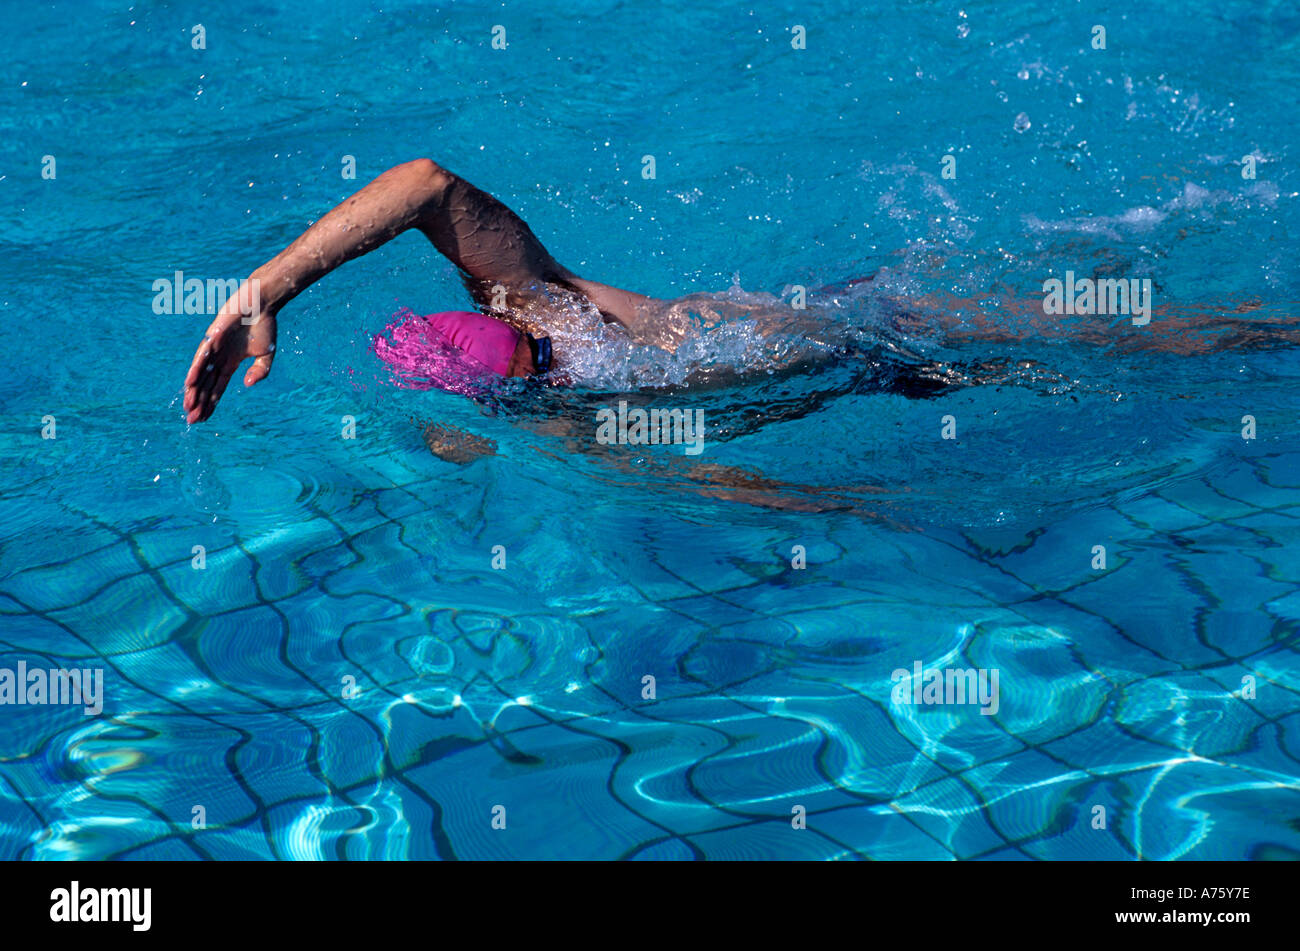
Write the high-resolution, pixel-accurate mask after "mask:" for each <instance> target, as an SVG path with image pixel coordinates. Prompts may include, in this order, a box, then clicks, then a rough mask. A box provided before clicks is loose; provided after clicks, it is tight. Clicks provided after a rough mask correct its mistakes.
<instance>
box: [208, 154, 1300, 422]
mask: <svg viewBox="0 0 1300 951" xmlns="http://www.w3.org/2000/svg"><path fill="white" fill-rule="evenodd" d="M412 228H414V229H417V230H419V231H420V232H421V233H423V234H424V236H425V237H427V238H428V239H429V240H430V241H431V242H432V243H433V245H434V247H435V248H437V249H438V251H439V252H440V253H442V254H443V255H444V256H445V257H446V258H447V259H448V260H450V261H451V262H452V263H453V264H454V265H456V267H457V268H458V269H459V272H460V275H461V278H462V280H463V281H464V283H465V286H466V288H467V289H468V291H469V293H470V295H471V296H472V297H473V298H474V300H475V302H476V303H477V304H478V306H479V307H480V308H482V309H483V310H489V311H492V312H493V315H488V314H478V313H470V312H465V311H451V312H443V313H438V314H433V315H430V316H428V317H416V316H415V315H411V319H409V320H408V321H407V322H406V323H404V324H402V325H400V326H399V327H397V328H396V329H397V334H396V337H400V338H401V340H402V341H404V342H405V344H406V345H408V347H414V350H409V349H408V348H406V347H403V348H396V349H395V348H392V347H388V346H386V345H385V344H384V343H382V342H377V345H376V350H377V352H378V353H379V355H380V356H381V357H383V358H385V359H386V360H387V361H388V362H389V363H390V365H392V366H393V367H394V368H395V369H398V370H399V371H400V370H403V369H406V370H415V369H417V368H416V367H414V366H411V365H410V363H411V359H412V358H411V354H412V353H414V354H415V358H416V359H421V360H424V361H425V362H426V363H427V364H429V365H432V366H435V367H436V369H437V372H433V373H431V374H429V375H430V376H431V377H432V378H433V380H434V385H437V386H441V387H442V388H444V389H449V390H452V391H456V392H469V391H471V390H472V387H473V385H474V383H475V380H476V378H477V377H478V376H480V375H487V376H492V375H498V376H504V377H527V376H533V375H538V374H542V373H547V372H548V371H549V372H550V374H551V375H550V379H552V380H559V381H563V380H564V379H565V375H564V369H565V366H566V364H567V363H569V362H570V360H571V359H572V358H573V357H574V356H576V353H575V350H576V348H577V347H580V346H582V343H583V340H584V339H586V338H585V337H584V333H583V330H584V328H583V327H580V326H577V325H576V321H577V320H578V317H576V316H575V315H578V314H581V313H582V312H583V307H585V308H586V311H587V312H591V311H593V310H594V312H595V313H597V314H599V319H600V320H601V321H603V322H604V323H605V324H612V325H616V326H617V327H619V328H621V329H622V331H623V332H625V333H626V334H627V335H628V337H629V339H630V340H631V341H632V342H633V343H636V344H641V345H649V346H655V347H659V348H662V349H664V350H667V351H673V350H675V349H676V348H677V347H678V346H679V345H680V344H681V343H682V341H683V340H685V339H686V338H687V336H688V335H689V334H691V333H695V332H698V325H697V324H696V322H695V321H694V318H693V316H692V315H699V316H700V317H701V322H702V323H703V324H704V325H706V326H707V325H710V324H713V323H717V322H718V321H721V320H731V319H735V318H737V317H743V318H746V319H748V320H750V321H751V322H752V324H753V327H754V329H755V332H756V334H757V336H758V338H759V339H767V338H768V337H769V336H770V335H774V334H781V335H783V336H784V337H785V339H786V341H787V344H788V342H789V341H791V340H794V341H798V342H802V343H805V344H806V345H807V349H804V350H800V349H799V347H798V346H795V347H789V346H788V345H787V347H786V348H785V350H786V352H785V353H784V356H783V359H784V360H785V365H784V366H785V368H795V367H797V366H798V365H800V361H802V360H805V359H806V360H809V361H811V360H815V359H818V358H819V357H820V358H824V357H825V356H826V355H828V354H830V353H833V352H835V350H836V344H837V342H841V343H842V342H843V341H842V340H839V341H837V340H836V338H835V337H834V335H833V334H823V332H825V331H827V330H828V327H827V324H826V322H825V320H821V321H818V320H816V319H815V318H813V317H812V316H809V315H807V314H806V313H805V312H798V311H794V310H793V309H791V308H790V307H788V306H786V307H783V306H772V305H762V304H754V305H750V304H745V303H741V302H737V301H734V300H725V299H720V298H718V297H716V296H713V295H707V294H695V295H690V296H688V297H684V298H680V299H678V300H676V301H664V300H659V299H656V298H653V297H649V296H646V295H644V294H638V293H635V292H632V291H627V290H622V289H620V288H617V287H611V286H609V285H606V284H600V283H598V282H596V281H591V280H587V279H585V278H581V277H579V276H578V275H576V274H574V273H573V272H572V271H570V270H569V269H568V268H566V267H564V266H563V265H561V264H560V263H559V262H558V261H556V260H555V258H554V257H552V256H551V254H550V253H549V252H548V251H547V250H546V248H545V247H543V246H542V243H541V242H540V241H539V240H538V239H537V238H536V236H535V235H534V234H533V232H532V231H531V230H530V229H529V227H528V225H526V224H525V223H524V222H523V221H522V220H521V219H520V218H519V217H518V216H517V215H516V214H515V213H514V212H512V211H511V210H510V209H509V208H507V207H506V206H505V205H503V204H502V203H501V202H499V201H498V200H497V199H495V198H493V197H492V196H491V195H489V194H487V193H486V192H484V191H482V190H480V189H478V188H476V187H474V186H473V185H471V184H470V183H469V182H467V181H465V180H464V179H463V178H460V177H459V176H457V175H455V174H453V173H452V172H449V171H447V170H446V169H444V168H442V167H441V166H439V165H438V164H436V163H435V162H433V161H431V160H430V159H427V158H426V159H416V160H415V161H413V162H407V163H405V164H403V165H398V166H396V167H395V168H392V169H389V170H388V171H387V172H384V173H383V174H382V175H380V176H379V177H378V178H376V179H375V180H374V181H373V182H371V183H370V184H368V185H366V186H365V187H364V188H362V189H361V190H360V191H359V192H357V193H356V194H355V195H353V196H352V197H351V198H349V199H347V200H346V201H344V202H343V203H342V204H340V205H339V206H338V207H336V208H334V209H333V210H332V211H330V212H329V213H328V214H326V215H325V216H324V217H322V218H321V219H320V220H319V221H317V222H315V223H314V224H313V225H312V226H311V227H309V228H308V229H307V230H306V231H305V232H303V234H302V235H301V236H299V237H298V239H297V240H296V241H294V242H293V243H292V244H291V245H289V247H288V248H286V249H285V250H284V251H282V252H281V253H280V254H278V255H276V256H275V257H274V258H272V259H271V260H270V261H268V262H267V263H266V264H263V265H262V266H261V267H259V268H257V270H255V271H254V272H253V273H252V274H251V275H250V279H249V280H248V281H245V282H244V284H243V285H242V286H241V288H240V290H239V291H238V293H236V294H234V295H232V296H231V297H230V299H229V300H227V301H226V303H225V305H224V306H223V307H222V309H221V311H220V312H219V313H218V314H217V316H216V317H215V318H214V320H213V321H212V323H211V325H210V326H209V327H208V329H207V333H206V334H205V336H204V338H203V340H202V342H200V344H199V346H198V349H197V350H196V351H195V354H194V358H193V360H192V361H191V363H190V368H189V372H188V373H187V374H186V376H185V388H184V401H183V406H184V410H185V414H186V419H187V421H188V422H190V423H195V422H200V421H202V420H206V419H208V418H209V417H211V416H212V413H213V411H214V410H215V409H216V405H217V403H218V401H219V400H220V399H221V397H222V394H223V393H225V391H226V386H227V385H228V384H229V382H230V380H231V378H232V377H233V375H234V373H235V371H236V370H237V369H238V368H239V366H240V365H241V364H242V363H243V362H244V361H245V360H248V359H251V360H252V361H253V363H252V366H250V367H249V368H248V371H247V372H246V373H245V374H244V385H245V386H248V387H251V386H254V385H256V384H257V383H259V382H260V381H262V380H264V379H265V378H266V376H267V374H268V373H270V372H271V367H272V364H273V363H274V360H275V353H276V350H275V344H276V318H277V316H278V314H279V312H280V310H281V309H282V308H283V307H284V306H285V305H286V304H287V303H289V301H291V300H293V298H294V297H296V296H297V295H298V294H300V293H302V292H303V291H304V290H306V288H308V287H309V286H311V285H312V284H314V283H315V282H316V281H318V280H320V279H321V278H322V277H324V276H325V275H326V274H328V273H329V272H330V271H333V270H334V269H335V268H337V267H339V266H340V265H341V264H344V263H346V262H347V261H351V260H352V259H353V258H357V257H360V256H361V255H363V254H366V253H368V252H370V251H373V250H375V249H376V248H378V247H380V246H381V245H383V244H386V243H387V242H389V241H391V240H392V239H394V238H395V237H397V236H398V235H400V234H402V233H403V232H405V231H408V230H410V229H412ZM869 280H871V278H870V277H866V278H860V279H857V280H856V281H854V282H851V283H861V282H863V281H869ZM255 286H256V293H255V292H254V287H255ZM882 299H883V300H885V302H886V303H888V304H890V305H891V306H892V307H893V308H894V310H895V311H896V312H895V314H894V317H893V318H892V322H893V323H894V324H895V325H896V326H898V327H904V328H905V326H906V325H907V324H908V323H923V322H924V321H926V320H932V321H933V323H934V324H935V325H937V326H941V327H942V328H943V329H944V330H946V331H948V332H949V333H950V337H953V338H962V339H967V340H970V341H974V342H977V343H991V342H998V343H1005V342H1012V341H1020V340H1024V339H1027V338H1028V337H1030V336H1038V335H1040V334H1043V335H1049V334H1050V335H1051V336H1062V335H1067V334H1068V335H1071V336H1076V337H1079V338H1080V339H1086V340H1089V341H1092V342H1096V343H1100V344H1103V345H1107V344H1114V343H1118V345H1119V347H1120V349H1121V350H1123V349H1135V348H1141V349H1158V350H1166V351H1169V352H1173V353H1183V354H1187V353H1196V352H1207V351H1209V350H1213V349H1226V348H1229V347H1236V346H1243V347H1253V346H1261V345H1262V346H1267V345H1276V344H1277V343H1280V342H1283V341H1286V342H1295V341H1296V340H1297V338H1300V331H1298V330H1297V327H1296V322H1295V320H1294V318H1290V317H1289V315H1288V316H1287V318H1286V319H1284V320H1283V321H1282V322H1281V323H1274V324H1268V323H1264V322H1258V321H1250V320H1245V321H1243V320H1236V319H1234V318H1231V317H1228V316H1227V315H1226V314H1225V313H1224V311H1223V310H1222V309H1219V308H1214V309H1212V310H1211V311H1209V312H1204V313H1202V312H1186V313H1184V315H1183V316H1184V317H1185V319H1184V320H1182V321H1179V322H1173V323H1171V324H1169V325H1167V326H1166V327H1164V328H1162V329H1161V330H1160V331H1159V332H1153V331H1154V330H1155V328H1142V332H1141V333H1136V332H1133V331H1132V330H1131V329H1129V328H1120V329H1119V331H1118V332H1114V329H1113V328H1107V327H1106V326H1105V325H1104V324H1098V325H1088V324H1083V323H1077V324H1076V325H1074V326H1073V327H1071V326H1066V325H1062V324H1060V323H1053V324H1052V326H1051V327H1050V328H1048V327H1044V326H1042V325H1043V323H1044V320H1045V315H1044V314H1043V312H1042V306H1041V301H1035V300H1013V299H998V300H996V301H994V315H995V317H994V319H990V318H989V317H988V316H987V306H986V305H987V304H988V301H983V300H976V299H974V298H957V297H944V296H943V295H939V294H929V295H926V296H925V297H921V298H917V299H915V300H912V301H896V300H889V299H888V298H882ZM774 300H775V299H774ZM566 303H577V304H579V305H581V306H579V307H569V306H557V304H560V305H563V304H566ZM1253 306H1257V305H1252V304H1249V303H1248V304H1246V305H1243V306H1242V307H1240V308H1238V311H1237V312H1241V313H1244V312H1247V311H1249V310H1250V309H1253ZM959 313H967V314H972V313H973V314H974V321H973V322H969V321H965V320H964V319H959V318H958V317H957V316H955V315H957V314H959ZM1173 313H1174V311H1173V308H1172V307H1169V306H1168V305H1166V306H1165V307H1164V308H1156V309H1155V311H1154V316H1156V317H1161V316H1165V317H1168V316H1173ZM918 314H924V317H918V316H917V315H918ZM1008 317H1012V318H1016V317H1018V318H1021V326H1020V327H1019V328H1017V327H1014V326H1011V325H1009V323H1008V321H1007V319H1006V318H1008ZM1207 328H1208V330H1209V334H1208V335H1202V336H1197V337H1196V338H1195V340H1193V338H1191V337H1189V336H1188V335H1187V334H1186V331H1187V330H1189V329H1201V330H1206V329H1207ZM390 329H391V328H390ZM1044 331H1048V332H1049V333H1048V334H1044V333H1043V332H1044ZM1225 335H1226V336H1225ZM890 346H891V347H894V349H895V351H896V352H898V349H897V347H896V345H894V344H890ZM421 350H422V354H423V355H422V356H421ZM404 362H405V364H406V365H404ZM1025 362H1026V361H1021V363H1025ZM975 366H976V367H977V372H975V373H973V374H970V373H967V374H961V373H954V370H953V366H952V365H950V364H933V363H930V364H927V363H925V362H923V361H922V362H917V363H915V364H914V365H913V366H911V367H910V368H909V376H910V379H911V382H909V386H910V385H913V384H915V385H916V393H915V395H933V394H934V393H935V392H938V391H941V390H942V389H943V388H945V387H947V386H949V385H970V384H973V383H980V382H1003V381H1004V380H1005V376H1004V375H1002V374H1003V371H1000V370H996V371H995V372H989V371H988V370H987V369H986V368H984V367H982V365H979V364H976V365H975ZM426 369H427V367H426ZM733 375H734V374H733ZM725 378H726V368H723V370H722V372H721V373H720V374H718V375H717V377H716V379H717V381H719V382H721V381H723V380H724V379H725ZM927 381H929V382H932V383H933V384H934V385H929V382H927ZM927 387H928V388H927ZM908 395H913V394H912V393H909V394H908Z"/></svg>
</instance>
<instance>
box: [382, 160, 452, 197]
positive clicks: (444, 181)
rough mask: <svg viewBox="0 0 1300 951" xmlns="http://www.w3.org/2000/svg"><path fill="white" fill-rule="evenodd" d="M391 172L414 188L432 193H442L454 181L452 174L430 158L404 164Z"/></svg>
mask: <svg viewBox="0 0 1300 951" xmlns="http://www.w3.org/2000/svg"><path fill="white" fill-rule="evenodd" d="M390 172H391V173H392V174H395V175H398V176H400V177H401V178H402V179H403V180H404V181H405V182H407V183H408V184H409V185H410V186H411V187H412V188H414V189H418V190H419V191H422V192H430V193H440V192H442V191H443V189H445V188H446V187H447V185H448V184H449V183H450V182H451V179H452V174H451V172H449V171H447V170H446V169H445V168H443V167H442V166H441V165H439V164H438V163H437V162H435V161H434V160H433V159H429V158H418V159H415V160H413V161H410V162H404V163H402V164H401V165H397V166H395V167H393V168H392V169H391V170H390Z"/></svg>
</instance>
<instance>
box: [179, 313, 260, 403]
mask: <svg viewBox="0 0 1300 951" xmlns="http://www.w3.org/2000/svg"><path fill="white" fill-rule="evenodd" d="M243 296H244V295H242V294H232V295H231V296H230V299H229V300H227V301H226V305H225V306H224V307H222V308H221V312H220V313H219V314H217V316H216V318H215V319H214V320H213V321H212V324H211V326H209V327H208V331H207V334H206V335H205V336H204V338H203V342H202V343H200V344H199V349H198V350H197V351H196V352H195V354H194V359H193V361H191V362H190V372H189V373H187V374H185V400H184V403H183V404H182V405H183V406H184V407H185V421H186V422H189V423H198V422H202V421H203V420H205V419H207V418H208V417H209V416H211V415H212V411H213V410H214V409H216V407H217V401H218V400H220V399H221V394H223V393H225V392H226V384H228V383H229V382H230V378H231V377H232V376H234V374H235V371H236V370H237V369H239V365H240V364H241V363H243V362H244V361H245V360H247V359H248V358H250V357H251V358H252V359H253V365H252V366H251V367H249V368H248V372H247V373H245V374H244V386H252V385H253V384H254V383H258V382H260V381H262V380H264V379H266V375H267V374H268V373H270V372H271V363H272V361H274V359H275V312H274V310H273V309H271V308H270V307H268V306H266V305H262V306H261V307H259V308H257V309H256V310H255V311H254V312H253V313H251V314H249V315H247V316H245V315H244V314H242V313H241V312H240V299H241V298H242V297H243ZM246 306H247V305H246Z"/></svg>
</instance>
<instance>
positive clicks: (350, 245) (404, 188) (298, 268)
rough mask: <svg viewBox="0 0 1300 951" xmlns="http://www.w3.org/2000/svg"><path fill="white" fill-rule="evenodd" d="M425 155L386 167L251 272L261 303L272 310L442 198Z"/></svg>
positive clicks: (440, 184)
mask: <svg viewBox="0 0 1300 951" xmlns="http://www.w3.org/2000/svg"><path fill="white" fill-rule="evenodd" d="M433 169H436V166H433V163H431V162H428V160H419V161H415V162H407V163H405V164H403V165H398V166H396V167H394V168H391V169H389V170H388V171H386V172H384V174H382V175H380V176H379V177H378V178H376V179H375V180H374V181H373V182H371V183H370V184H369V185H366V186H365V187H364V188H362V189H361V190H360V191H359V192H357V193H356V194H355V195H353V196H352V197H351V198H348V199H347V200H346V201H344V202H343V203H342V204H340V205H338V206H337V207H335V208H334V209H332V210H331V211H330V212H328V213H327V214H326V215H324V216H323V217H322V218H320V219H319V220H318V221H316V222H315V223H314V224H312V226H311V227H310V228H308V229H307V230H306V231H304V232H303V233H302V234H301V235H300V236H299V237H298V239H297V240H296V241H294V242H293V244H291V245H289V247H287V248H285V249H284V250H283V251H281V252H280V253H279V254H277V255H276V256H275V257H274V258H272V259H271V260H270V261H268V262H267V263H266V264H263V265H262V266H261V267H259V268H258V269H257V270H256V271H254V272H253V273H252V275H251V277H252V278H255V279H256V280H257V281H258V289H259V293H260V294H261V299H262V303H263V306H265V307H267V308H269V309H270V310H271V312H272V313H276V312H278V311H279V310H280V308H282V307H283V306H284V305H285V304H287V303H288V302H289V301H291V300H293V298H295V297H297V296H298V295H299V294H301V293H302V292H303V291H304V290H306V289H307V288H308V287H310V286H311V285H312V284H314V283H316V282H317V281H319V280H320V279H321V278H322V277H324V276H325V275H326V274H328V273H329V272H330V271H332V270H334V269H335V268H336V267H338V266H339V265H341V264H346V263H347V262H348V261H351V260H352V259H353V258H359V257H361V255H363V254H366V253H368V252H370V251H373V250H374V249H375V248H377V247H379V246H380V245H383V244H386V243H387V242H389V241H391V240H392V239H393V238H395V237H397V236H398V235H399V234H401V233H402V232H403V231H406V230H408V229H410V228H412V227H414V226H415V225H416V224H417V222H418V221H419V220H420V218H421V216H422V215H424V214H426V213H428V211H429V209H430V206H431V205H433V204H435V203H437V202H440V201H441V200H442V194H443V189H444V184H445V183H444V181H443V180H442V179H441V177H440V176H439V175H436V174H433V172H432V170H433Z"/></svg>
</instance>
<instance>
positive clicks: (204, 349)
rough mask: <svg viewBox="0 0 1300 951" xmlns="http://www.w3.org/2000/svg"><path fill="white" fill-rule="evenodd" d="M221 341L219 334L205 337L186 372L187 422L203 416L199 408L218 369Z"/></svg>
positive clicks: (183, 404)
mask: <svg viewBox="0 0 1300 951" xmlns="http://www.w3.org/2000/svg"><path fill="white" fill-rule="evenodd" d="M220 343H221V339H220V337H219V336H216V337H214V336H211V335H210V336H207V337H204V338H203V340H202V342H200V343H199V346H198V349H196V350H195V351H194V359H193V360H191V361H190V368H189V371H188V372H187V373H186V374H185V399H184V401H183V402H182V404H181V405H182V406H183V407H184V409H185V415H186V421H187V422H191V423H193V422H197V421H198V420H199V419H200V418H201V417H200V416H199V414H198V410H199V409H200V407H201V405H202V401H203V395H204V393H205V392H206V391H207V390H208V388H209V387H210V386H211V382H212V377H213V376H214V374H215V371H216V365H215V364H216V360H217V357H216V353H217V350H218V347H219V346H220Z"/></svg>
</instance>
